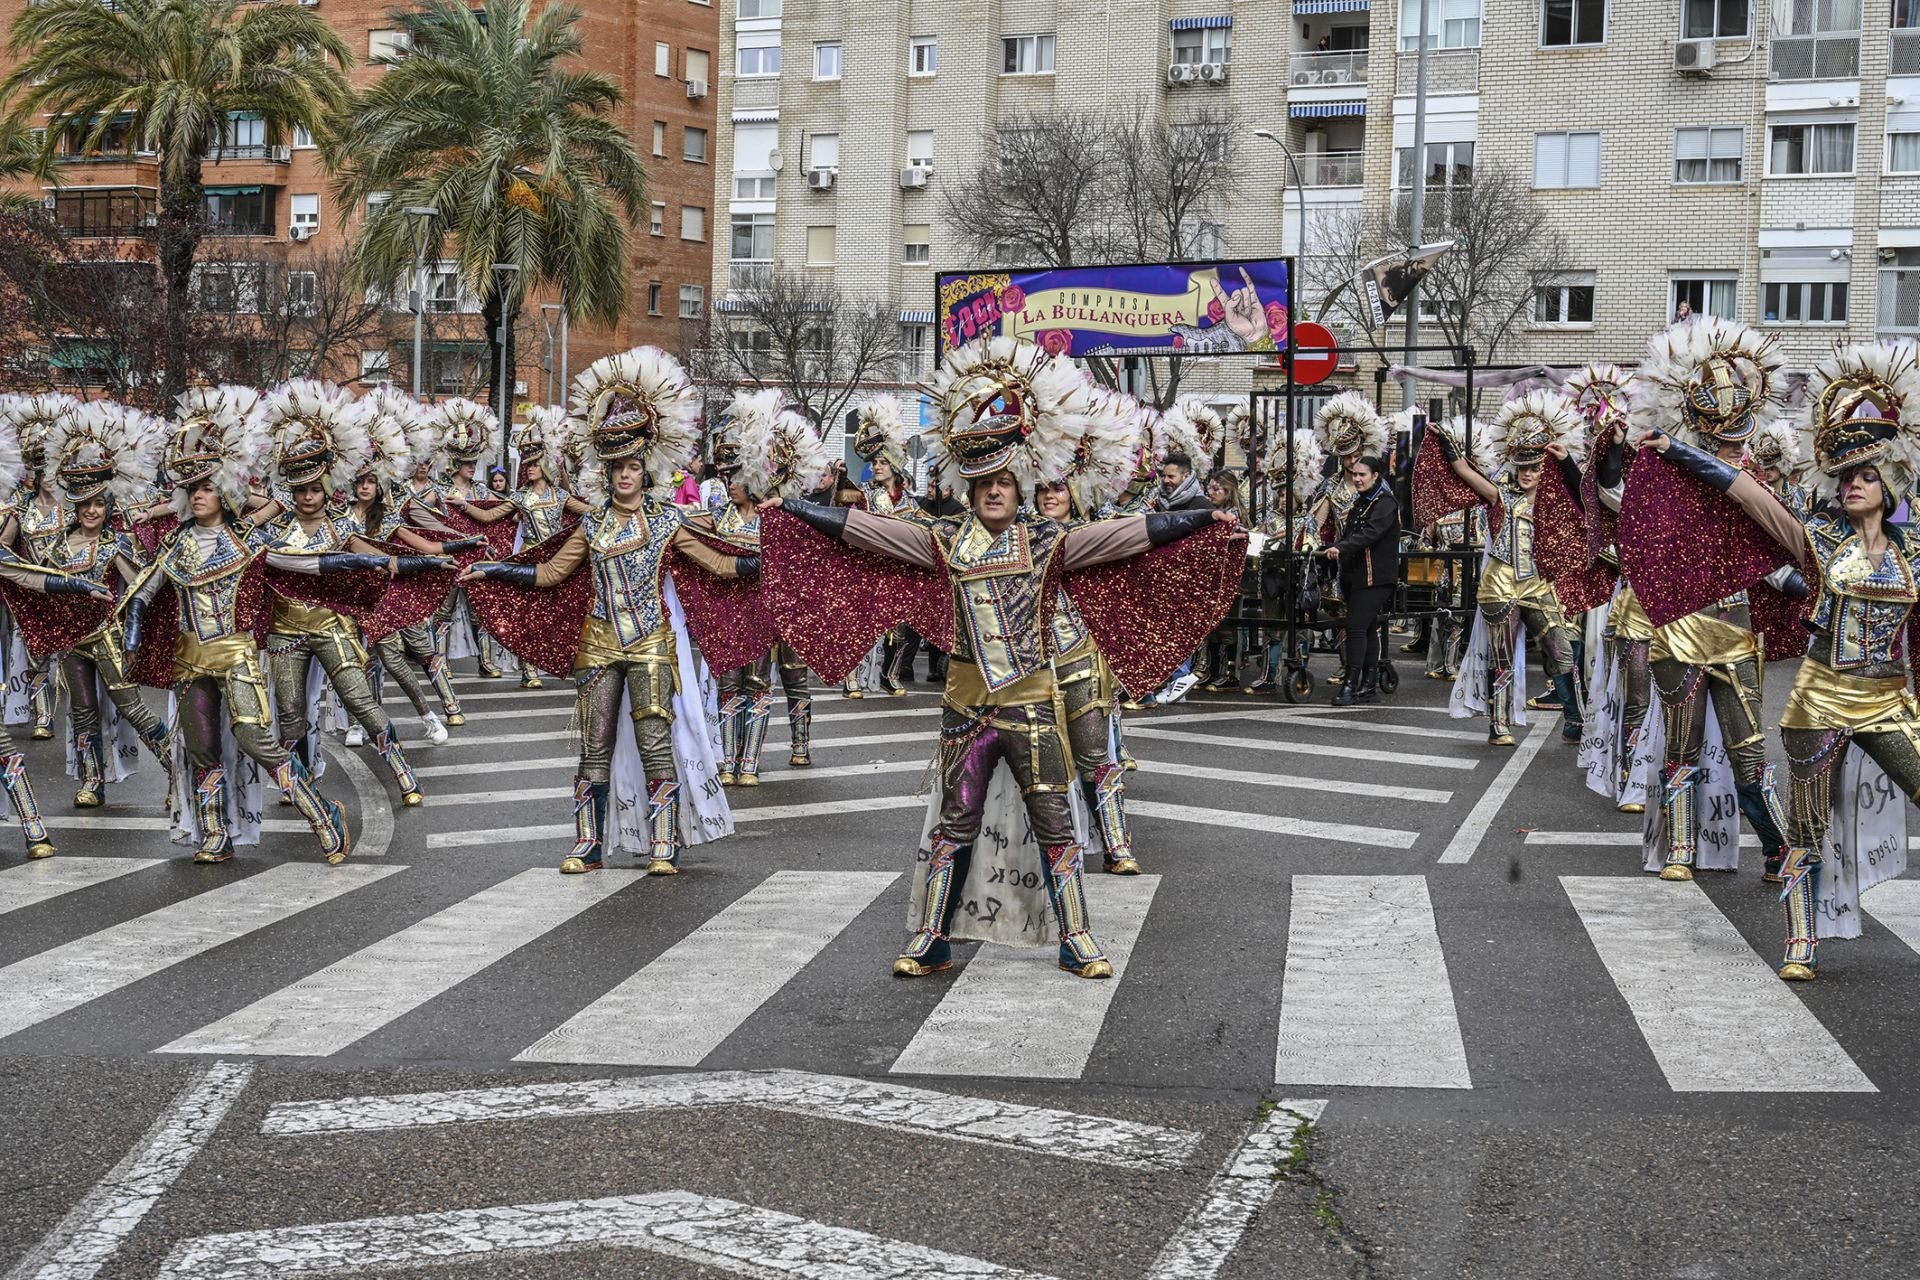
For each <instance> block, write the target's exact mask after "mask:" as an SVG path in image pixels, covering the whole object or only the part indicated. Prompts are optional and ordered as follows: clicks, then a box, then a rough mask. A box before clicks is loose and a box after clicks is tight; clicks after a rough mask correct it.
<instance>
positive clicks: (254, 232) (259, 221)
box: [206, 187, 371, 236]
mask: <svg viewBox="0 0 1920 1280" xmlns="http://www.w3.org/2000/svg"><path fill="white" fill-rule="evenodd" d="M206 193H207V194H206V211H207V234H208V235H212V236H270V235H272V234H273V188H271V187H208V188H206ZM369 199H371V197H369Z"/></svg>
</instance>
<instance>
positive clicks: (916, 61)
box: [907, 0, 1920, 76]
mask: <svg viewBox="0 0 1920 1280" xmlns="http://www.w3.org/2000/svg"><path fill="white" fill-rule="evenodd" d="M1914 2H1915V3H1916V4H1920V0H1914ZM939 69H940V39H939V37H938V36H915V37H914V38H913V39H912V40H910V41H909V42H908V43H907V74H908V75H910V76H930V75H932V74H933V73H934V72H935V71H938V70H939Z"/></svg>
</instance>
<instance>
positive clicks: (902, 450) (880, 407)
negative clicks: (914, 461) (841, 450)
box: [853, 396, 907, 475]
mask: <svg viewBox="0 0 1920 1280" xmlns="http://www.w3.org/2000/svg"><path fill="white" fill-rule="evenodd" d="M854 421H855V426H854V433H853V451H854V452H855V453H856V454H858V455H859V456H860V457H861V458H863V459H865V460H866V461H867V462H885V463H886V464H887V465H888V466H889V467H892V468H893V473H894V474H895V475H904V474H906V470H907V428H906V424H905V423H904V422H902V421H901V420H900V402H899V401H897V400H895V399H894V398H893V397H891V396H876V397H874V398H873V399H870V400H862V401H861V402H860V404H859V405H858V406H857V407H856V408H855V411H854Z"/></svg>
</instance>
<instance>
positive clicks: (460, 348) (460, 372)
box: [427, 342, 487, 395]
mask: <svg viewBox="0 0 1920 1280" xmlns="http://www.w3.org/2000/svg"><path fill="white" fill-rule="evenodd" d="M486 358H487V348H486V347H485V345H483V344H481V343H466V342H460V343H451V342H450V343H447V344H446V345H445V346H442V347H440V348H439V349H437V350H434V351H429V352H428V353H427V383H428V386H429V387H430V388H431V389H432V390H433V391H434V392H436V393H438V394H440V395H459V394H461V393H463V392H467V391H475V390H478V389H479V388H481V387H482V386H484V385H485V381H484V379H483V378H482V377H481V369H482V368H483V367H484V362H485V361H486Z"/></svg>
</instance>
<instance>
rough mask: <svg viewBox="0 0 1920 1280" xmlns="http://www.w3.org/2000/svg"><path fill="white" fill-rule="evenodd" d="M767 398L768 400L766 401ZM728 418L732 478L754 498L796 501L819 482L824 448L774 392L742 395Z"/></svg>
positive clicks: (824, 464) (823, 467) (810, 428)
mask: <svg viewBox="0 0 1920 1280" xmlns="http://www.w3.org/2000/svg"><path fill="white" fill-rule="evenodd" d="M769 397H771V398H769ZM747 399H748V400H750V401H751V403H750V404H748V405H746V406H741V403H740V401H739V400H735V401H734V404H735V406H736V407H737V408H740V409H741V412H739V413H738V414H736V415H735V417H734V418H733V420H732V425H731V431H732V438H733V439H734V440H735V441H736V442H737V443H738V444H739V446H740V453H739V472H738V475H737V478H738V480H739V482H740V483H741V485H742V486H744V487H745V488H746V491H747V492H748V493H749V494H751V495H752V496H753V497H754V498H756V499H766V498H797V497H799V496H800V495H801V494H803V493H805V492H806V491H807V490H808V489H810V488H811V487H813V486H814V485H815V484H817V483H819V480H820V473H821V472H823V471H825V470H826V469H827V446H826V444H825V442H824V441H822V440H821V439H820V433H819V432H818V431H815V430H814V429H813V424H812V423H810V422H808V421H807V420H806V419H805V418H803V417H801V416H800V415H799V414H798V413H796V412H794V411H793V410H792V409H789V408H786V407H784V406H783V405H782V404H781V399H780V394H779V392H772V393H768V392H760V393H758V394H756V395H754V396H751V397H747Z"/></svg>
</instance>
